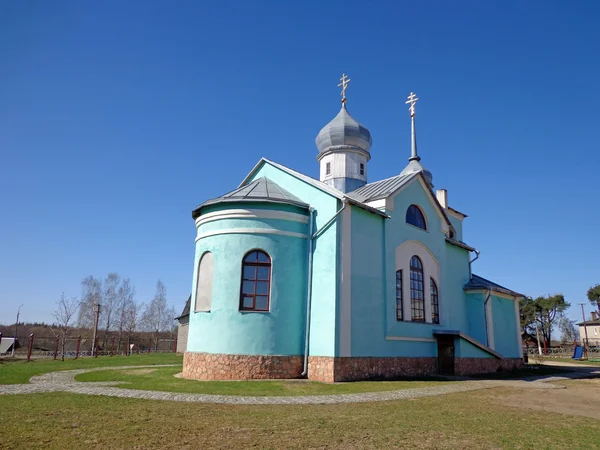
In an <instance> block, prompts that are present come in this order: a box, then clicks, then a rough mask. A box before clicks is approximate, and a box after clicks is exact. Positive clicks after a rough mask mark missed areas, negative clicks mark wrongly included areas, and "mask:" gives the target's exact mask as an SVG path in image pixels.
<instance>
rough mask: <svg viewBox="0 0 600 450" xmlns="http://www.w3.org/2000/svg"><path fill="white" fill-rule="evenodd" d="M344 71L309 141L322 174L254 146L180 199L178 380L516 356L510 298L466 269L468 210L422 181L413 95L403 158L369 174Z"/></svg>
mask: <svg viewBox="0 0 600 450" xmlns="http://www.w3.org/2000/svg"><path fill="white" fill-rule="evenodd" d="M349 81H350V80H349V79H348V77H347V76H346V75H343V76H342V78H341V83H340V85H339V86H340V87H341V88H342V105H341V109H340V111H339V113H338V114H337V115H336V116H335V117H334V118H333V120H331V122H329V123H328V124H327V125H326V126H325V127H324V128H323V129H322V130H321V131H320V132H319V134H318V135H317V138H316V146H317V149H318V154H317V161H318V164H319V179H315V178H312V177H310V176H307V175H305V174H302V173H299V172H297V171H295V170H293V169H290V168H288V167H285V166H283V165H281V164H278V163H277V162H274V161H270V160H267V159H265V158H262V159H261V160H260V161H259V162H258V163H257V164H256V166H255V167H254V168H253V169H252V170H251V171H250V173H249V174H248V175H247V176H246V178H244V179H243V180H242V181H241V183H240V184H239V186H238V187H237V188H236V189H234V190H232V191H231V192H228V193H226V194H224V195H222V196H221V197H218V198H215V199H211V200H207V201H205V202H204V203H202V204H200V206H198V207H197V208H196V209H194V210H193V212H192V217H193V219H194V221H195V225H196V230H197V234H196V238H195V241H196V245H195V258H194V271H193V274H194V275H193V285H192V297H191V301H190V311H189V328H188V341H187V348H186V351H185V354H184V363H183V376H184V377H185V378H190V379H201V380H244V379H270V378H302V377H306V378H308V379H309V380H315V381H322V382H337V381H353V380H368V379H390V378H397V377H402V376H425V375H436V374H442V375H469V374H477V373H486V372H495V371H499V370H511V369H514V368H518V367H521V366H522V364H523V359H522V345H521V334H520V326H519V298H521V297H522V295H521V294H519V293H517V292H514V291H512V290H510V289H507V288H505V287H503V286H500V285H499V284H496V283H494V282H492V281H489V280H488V279H486V278H483V277H481V276H478V275H475V274H473V273H472V271H471V266H472V264H473V262H474V261H475V260H476V259H477V258H478V257H479V252H478V251H477V250H476V249H475V248H474V247H471V246H470V245H469V244H467V243H465V238H464V236H463V231H462V226H463V221H464V220H465V219H466V218H467V216H466V214H464V213H462V212H460V211H457V210H456V209H454V208H452V207H451V206H450V204H449V201H448V192H447V190H445V189H439V190H434V186H433V177H432V174H431V173H430V172H429V171H428V170H427V169H426V168H425V167H424V165H423V164H421V157H420V156H419V154H418V152H417V138H416V130H415V116H416V102H417V100H418V99H417V97H416V96H415V94H413V93H411V94H410V96H409V97H408V101H407V102H406V103H407V105H408V110H409V113H410V118H411V126H412V135H411V142H412V144H411V152H410V157H409V158H408V164H407V165H406V167H404V169H403V170H402V171H400V172H399V173H398V174H397V175H395V176H393V177H391V178H387V179H384V180H379V181H369V180H368V173H369V170H368V164H369V161H370V159H371V143H372V139H371V134H370V132H369V130H368V129H367V128H366V127H364V126H363V125H361V124H360V123H359V122H358V121H357V120H356V119H354V118H353V117H352V116H351V115H350V113H349V112H348V109H347V99H346V89H347V86H348V82H349ZM407 156H408V152H407ZM467 242H468V241H467Z"/></svg>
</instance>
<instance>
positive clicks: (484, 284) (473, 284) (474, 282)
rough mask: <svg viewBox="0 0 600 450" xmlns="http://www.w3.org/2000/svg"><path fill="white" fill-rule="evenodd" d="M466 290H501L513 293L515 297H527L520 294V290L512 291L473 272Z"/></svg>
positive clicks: (504, 292)
mask: <svg viewBox="0 0 600 450" xmlns="http://www.w3.org/2000/svg"><path fill="white" fill-rule="evenodd" d="M464 289H465V291H472V290H476V289H489V290H490V291H495V292H500V293H502V294H507V295H511V296H513V297H525V296H524V295H523V294H519V293H518V292H515V291H511V290H510V289H508V288H505V287H504V286H500V285H499V284H497V283H494V282H493V281H490V280H487V279H485V278H483V277H480V276H479V275H475V274H473V275H472V276H471V280H470V281H469V282H468V283H467V284H465V288H464Z"/></svg>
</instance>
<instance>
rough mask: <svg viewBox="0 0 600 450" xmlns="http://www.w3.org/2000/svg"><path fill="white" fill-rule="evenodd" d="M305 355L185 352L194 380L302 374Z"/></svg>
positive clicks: (185, 372) (185, 371)
mask: <svg viewBox="0 0 600 450" xmlns="http://www.w3.org/2000/svg"><path fill="white" fill-rule="evenodd" d="M302 364H303V360H302V356H270V355H264V356H263V355H225V354H215V353H196V352H185V354H184V355H183V377H184V378H190V379H194V380H265V379H282V378H299V377H300V375H301V374H302Z"/></svg>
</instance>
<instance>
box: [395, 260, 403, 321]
mask: <svg viewBox="0 0 600 450" xmlns="http://www.w3.org/2000/svg"><path fill="white" fill-rule="evenodd" d="M396 320H404V319H403V315H402V271H401V270H397V271H396Z"/></svg>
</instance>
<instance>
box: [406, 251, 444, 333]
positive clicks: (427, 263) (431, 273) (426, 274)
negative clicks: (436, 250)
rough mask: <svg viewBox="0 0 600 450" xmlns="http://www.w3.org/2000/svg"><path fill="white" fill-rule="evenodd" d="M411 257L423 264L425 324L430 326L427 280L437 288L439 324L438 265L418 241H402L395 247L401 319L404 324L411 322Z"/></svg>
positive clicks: (439, 290)
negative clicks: (431, 279)
mask: <svg viewBox="0 0 600 450" xmlns="http://www.w3.org/2000/svg"><path fill="white" fill-rule="evenodd" d="M413 256H418V257H419V258H420V259H421V262H422V263H423V295H424V297H425V322H426V323H428V324H431V285H430V283H429V279H430V278H433V279H434V280H435V283H436V284H437V287H438V304H439V309H440V324H441V323H442V320H443V317H442V314H441V311H442V299H443V294H444V293H443V292H442V290H441V286H442V283H441V279H440V263H439V262H438V260H437V259H436V257H435V256H434V255H433V253H431V250H429V249H428V248H427V247H425V245H423V244H422V243H421V242H419V241H404V242H403V243H402V244H400V245H399V246H398V247H396V271H398V270H402V317H404V321H405V322H410V321H411V320H412V316H411V307H410V259H411V258H412V257H413ZM394 273H395V272H394ZM440 324H435V325H440Z"/></svg>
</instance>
